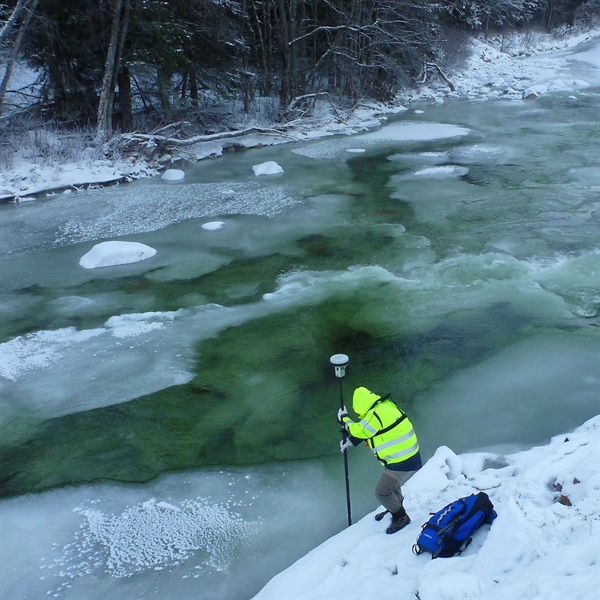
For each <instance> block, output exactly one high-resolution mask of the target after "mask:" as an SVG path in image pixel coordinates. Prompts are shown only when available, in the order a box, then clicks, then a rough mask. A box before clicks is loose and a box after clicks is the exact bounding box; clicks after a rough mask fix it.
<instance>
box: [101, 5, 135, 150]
mask: <svg viewBox="0 0 600 600" xmlns="http://www.w3.org/2000/svg"><path fill="white" fill-rule="evenodd" d="M129 13H130V4H129V0H114V6H113V19H112V25H111V30H110V41H109V44H108V50H107V53H106V62H105V63H104V77H103V79H102V88H101V90H100V101H99V103H98V116H97V122H96V143H97V144H102V143H103V142H105V141H106V139H107V137H108V136H109V135H110V134H111V133H112V106H113V101H114V93H115V85H116V82H117V76H118V73H119V67H120V60H121V54H122V50H123V46H124V44H125V37H126V35H127V28H128V25H129Z"/></svg>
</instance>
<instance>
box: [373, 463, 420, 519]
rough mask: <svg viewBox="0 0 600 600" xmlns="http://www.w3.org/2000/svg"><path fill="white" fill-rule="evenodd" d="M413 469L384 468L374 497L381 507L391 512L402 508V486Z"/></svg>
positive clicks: (412, 472)
mask: <svg viewBox="0 0 600 600" xmlns="http://www.w3.org/2000/svg"><path fill="white" fill-rule="evenodd" d="M414 473H415V471H392V470H391V469H384V470H383V473H382V475H381V478H380V479H379V482H378V483H377V487H376V488H375V497H376V498H377V500H379V502H381V504H383V507H384V508H385V509H387V510H389V511H390V512H391V513H395V512H398V511H399V510H400V509H401V508H402V502H403V501H404V496H403V495H402V488H401V486H403V485H404V484H405V483H406V482H407V481H408V480H409V479H410V477H411V476H412V475H413V474H414Z"/></svg>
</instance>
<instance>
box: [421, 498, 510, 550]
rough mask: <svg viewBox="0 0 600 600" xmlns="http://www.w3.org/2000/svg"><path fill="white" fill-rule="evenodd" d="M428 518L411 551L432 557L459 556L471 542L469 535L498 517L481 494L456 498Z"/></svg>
mask: <svg viewBox="0 0 600 600" xmlns="http://www.w3.org/2000/svg"><path fill="white" fill-rule="evenodd" d="M431 515H432V517H431V518H430V519H429V521H427V523H425V524H424V525H423V528H422V529H421V533H420V534H419V537H418V538H417V543H416V544H415V545H414V546H413V552H414V553H415V554H423V552H430V553H431V557H432V558H437V557H438V556H443V557H448V556H454V555H455V554H460V553H461V552H462V551H463V550H464V549H465V548H466V547H467V546H468V545H469V544H470V543H471V540H472V539H473V533H474V532H475V531H477V530H478V529H479V528H480V527H481V526H482V525H483V524H484V523H491V522H492V521H493V520H494V519H495V518H496V517H497V516H498V515H497V514H496V511H495V510H494V505H493V504H492V502H491V501H490V499H489V497H488V495H487V494H486V493H485V492H479V493H478V494H471V495H470V496H465V497H464V498H459V499H458V500H455V501H454V502H451V503H450V504H448V505H446V506H445V507H444V508H442V509H441V510H438V511H437V512H436V513H431Z"/></svg>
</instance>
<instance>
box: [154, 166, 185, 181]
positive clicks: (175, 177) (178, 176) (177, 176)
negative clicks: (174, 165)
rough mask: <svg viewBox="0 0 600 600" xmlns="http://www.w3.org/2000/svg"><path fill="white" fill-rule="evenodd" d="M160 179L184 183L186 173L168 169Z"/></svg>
mask: <svg viewBox="0 0 600 600" xmlns="http://www.w3.org/2000/svg"><path fill="white" fill-rule="evenodd" d="M160 178H161V179H162V180H164V181H182V180H183V179H185V173H184V172H183V171H182V170H181V169H167V170H166V171H165V172H164V173H163V174H162V175H161V176H160Z"/></svg>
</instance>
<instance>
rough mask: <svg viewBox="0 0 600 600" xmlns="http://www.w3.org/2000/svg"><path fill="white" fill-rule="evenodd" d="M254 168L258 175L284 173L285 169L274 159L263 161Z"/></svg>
mask: <svg viewBox="0 0 600 600" xmlns="http://www.w3.org/2000/svg"><path fill="white" fill-rule="evenodd" d="M252 170H253V171H254V174H255V175H256V176H257V177H258V176H259V175H277V174H278V173H283V169H282V168H281V167H280V166H279V165H278V164H277V163H276V162H275V161H273V160H269V161H267V162H264V163H261V164H260V165H254V166H253V167H252Z"/></svg>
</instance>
